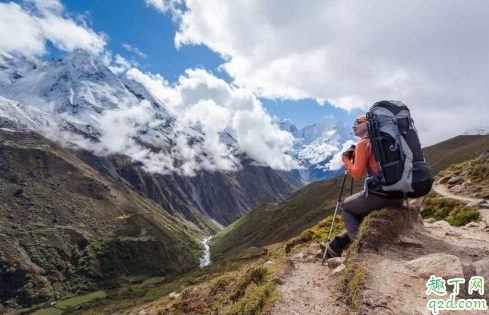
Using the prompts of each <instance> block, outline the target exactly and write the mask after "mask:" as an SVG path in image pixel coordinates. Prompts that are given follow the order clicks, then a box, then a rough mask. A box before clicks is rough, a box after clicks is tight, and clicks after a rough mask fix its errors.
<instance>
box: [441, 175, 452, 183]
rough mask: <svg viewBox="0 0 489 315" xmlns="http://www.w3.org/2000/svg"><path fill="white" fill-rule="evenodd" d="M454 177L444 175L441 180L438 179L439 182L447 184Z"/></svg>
mask: <svg viewBox="0 0 489 315" xmlns="http://www.w3.org/2000/svg"><path fill="white" fill-rule="evenodd" d="M451 178H452V176H445V177H442V178H441V179H440V180H439V181H438V184H440V185H442V184H446V183H448V181H449V180H450V179H451Z"/></svg>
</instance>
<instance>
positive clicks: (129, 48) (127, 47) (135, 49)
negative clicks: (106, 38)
mask: <svg viewBox="0 0 489 315" xmlns="http://www.w3.org/2000/svg"><path fill="white" fill-rule="evenodd" d="M122 48H124V49H125V50H127V51H129V52H133V53H135V54H136V55H138V56H139V57H141V58H144V59H146V58H148V55H147V54H145V53H143V52H142V51H141V50H139V48H138V47H134V46H132V45H130V44H128V43H123V44H122Z"/></svg>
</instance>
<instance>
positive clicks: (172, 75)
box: [46, 0, 362, 128]
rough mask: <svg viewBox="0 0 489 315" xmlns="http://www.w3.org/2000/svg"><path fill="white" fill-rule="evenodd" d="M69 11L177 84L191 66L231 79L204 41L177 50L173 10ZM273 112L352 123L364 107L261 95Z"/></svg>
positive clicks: (308, 120)
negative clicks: (85, 18) (125, 45)
mask: <svg viewBox="0 0 489 315" xmlns="http://www.w3.org/2000/svg"><path fill="white" fill-rule="evenodd" d="M62 3H63V4H64V5H65V7H66V11H67V12H70V13H72V14H84V15H86V16H88V21H89V23H91V25H90V27H91V28H92V29H93V30H94V31H96V32H104V33H106V34H107V35H108V36H109V41H108V45H107V48H108V49H109V50H111V51H112V52H113V54H114V55H115V54H117V53H118V54H120V55H121V56H122V57H124V58H126V59H128V60H131V59H134V60H136V61H137V62H138V63H139V66H138V68H139V69H140V70H141V71H144V72H151V73H153V74H156V73H159V74H161V75H162V76H163V77H164V78H165V79H167V80H168V81H170V82H174V81H176V80H177V79H178V77H179V76H180V75H181V74H182V73H184V71H185V70H186V69H189V68H191V69H193V68H204V69H207V70H209V71H211V72H212V73H213V74H214V75H215V76H217V77H219V78H221V79H224V80H226V81H227V82H232V79H231V78H230V76H229V75H227V73H226V72H225V71H222V70H219V69H218V67H219V65H221V64H222V63H223V62H224V60H223V59H222V58H221V57H220V56H219V54H217V53H215V52H213V51H212V50H210V49H209V48H208V47H207V46H205V45H183V46H181V47H180V48H179V49H178V50H177V49H176V48H175V45H174V36H175V32H176V31H177V28H178V26H177V24H176V23H175V22H173V21H172V18H171V14H170V13H166V14H162V13H161V12H158V11H156V10H154V9H152V8H150V7H147V6H146V4H145V3H144V1H142V0H127V1H120V0H119V1H117V0H104V1H97V0H84V1H79V0H78V1H77V0H64V1H62ZM123 43H128V44H130V45H131V46H133V47H137V48H139V49H140V50H141V51H142V52H143V53H144V54H147V55H148V57H147V58H141V57H140V56H138V55H137V54H135V53H131V52H128V51H127V50H125V49H124V48H123V47H122V44H123ZM48 47H49V51H50V54H49V55H47V56H46V58H50V57H62V56H63V55H65V54H66V53H64V52H60V51H58V50H57V49H56V48H55V47H54V46H53V45H49V44H48ZM261 101H262V103H263V105H264V107H265V108H266V110H267V111H268V112H269V114H270V115H275V116H278V117H282V118H289V119H291V121H292V122H293V123H294V124H296V125H297V127H299V128H300V127H304V126H306V125H310V124H313V123H315V122H317V121H319V120H320V119H321V117H323V116H325V115H334V116H335V117H337V118H338V119H340V120H342V121H344V122H346V123H351V122H352V121H353V120H354V118H355V117H356V116H358V115H360V114H362V111H360V110H358V109H357V110H353V111H352V112H351V113H348V112H347V111H345V110H343V109H339V108H336V107H333V106H330V105H328V104H325V105H324V106H320V105H319V104H318V103H317V102H316V101H315V100H313V99H305V100H299V101H291V100H281V99H264V98H262V99H261Z"/></svg>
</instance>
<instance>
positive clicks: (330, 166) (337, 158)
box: [324, 140, 356, 171]
mask: <svg viewBox="0 0 489 315" xmlns="http://www.w3.org/2000/svg"><path fill="white" fill-rule="evenodd" d="M353 144H356V143H355V142H354V141H352V140H348V141H346V142H345V143H344V144H343V147H342V148H341V150H339V151H337V152H336V154H335V155H333V157H332V158H331V160H330V161H329V163H327V164H326V165H325V167H324V168H325V169H327V170H331V171H337V170H339V169H340V168H342V167H343V166H344V164H343V160H342V154H343V152H345V151H346V150H347V149H348V148H349V147H351V146H352V145H353Z"/></svg>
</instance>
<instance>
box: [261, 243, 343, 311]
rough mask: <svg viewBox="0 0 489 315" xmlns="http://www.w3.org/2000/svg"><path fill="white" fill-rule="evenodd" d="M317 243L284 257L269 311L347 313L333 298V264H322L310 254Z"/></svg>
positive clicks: (336, 286)
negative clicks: (285, 265)
mask: <svg viewBox="0 0 489 315" xmlns="http://www.w3.org/2000/svg"><path fill="white" fill-rule="evenodd" d="M318 249H319V246H317V247H316V246H315V245H313V246H311V247H310V248H309V249H307V250H306V251H304V252H300V253H298V254H295V255H293V256H292V258H291V259H289V260H288V261H287V264H288V266H287V268H286V269H287V270H286V272H285V274H284V276H283V279H282V281H283V283H282V284H281V285H279V287H278V290H279V293H280V296H279V298H278V300H277V301H275V302H274V303H273V305H272V308H271V310H270V313H269V314H270V315H319V314H322V315H337V314H350V313H351V312H350V311H349V310H348V308H347V307H346V306H345V305H344V304H343V303H341V302H339V301H338V300H337V299H338V297H339V296H340V292H339V285H340V276H339V275H338V274H333V268H330V267H328V266H327V265H324V266H322V265H321V262H320V261H318V260H317V259H315V258H314V254H315V253H316V251H317V250H318Z"/></svg>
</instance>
